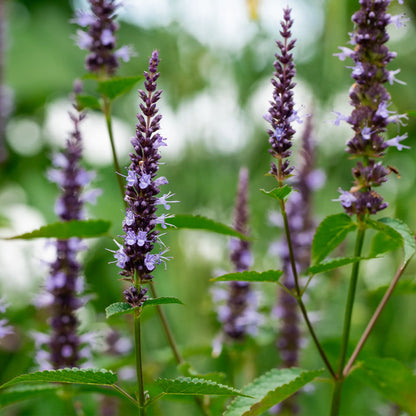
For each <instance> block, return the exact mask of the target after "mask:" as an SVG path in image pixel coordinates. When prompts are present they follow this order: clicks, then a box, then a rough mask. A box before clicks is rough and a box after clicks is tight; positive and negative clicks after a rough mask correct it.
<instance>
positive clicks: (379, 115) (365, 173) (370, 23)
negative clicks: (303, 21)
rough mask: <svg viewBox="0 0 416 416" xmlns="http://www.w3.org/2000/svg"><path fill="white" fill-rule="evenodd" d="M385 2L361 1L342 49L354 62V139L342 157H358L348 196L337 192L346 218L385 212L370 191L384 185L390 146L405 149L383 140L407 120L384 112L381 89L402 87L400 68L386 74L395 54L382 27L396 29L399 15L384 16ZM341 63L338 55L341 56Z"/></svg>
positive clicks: (385, 98) (387, 102) (350, 120)
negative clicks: (384, 162)
mask: <svg viewBox="0 0 416 416" xmlns="http://www.w3.org/2000/svg"><path fill="white" fill-rule="evenodd" d="M389 4H390V0H360V5H361V8H360V10H358V11H357V12H356V13H355V14H354V15H353V17H352V20H353V22H354V24H355V30H354V32H353V33H351V44H353V45H356V46H355V48H354V50H353V51H352V50H350V49H345V48H341V49H342V50H343V52H344V51H345V52H346V53H347V55H348V56H349V57H350V58H351V59H352V60H353V61H354V66H353V67H352V74H351V76H352V78H353V79H354V84H353V86H352V87H351V89H350V102H351V104H352V106H353V107H354V109H353V111H352V113H351V115H350V116H349V117H348V119H347V122H348V123H349V124H350V125H351V126H352V129H353V131H354V136H353V138H352V139H351V140H349V141H348V143H347V152H349V153H350V154H352V155H353V156H354V157H362V160H363V161H362V162H358V163H357V166H356V168H354V169H352V174H353V177H354V185H353V187H352V188H351V190H350V191H343V190H340V192H341V196H340V197H339V198H338V199H335V201H340V202H341V205H342V207H343V208H344V210H345V211H346V212H347V213H348V214H357V215H358V216H364V215H366V214H375V213H377V212H378V211H380V210H382V209H384V208H386V207H387V203H384V202H383V198H382V197H381V196H380V195H379V194H378V193H376V192H375V191H374V190H373V187H375V186H379V185H380V184H381V183H382V182H385V181H386V180H387V174H388V173H389V171H388V170H387V169H386V168H384V167H383V166H382V165H381V163H376V162H375V161H376V160H380V158H382V157H383V156H384V153H385V150H386V149H387V148H388V147H390V146H394V147H397V149H398V150H402V149H404V148H408V146H405V145H402V144H401V143H400V141H402V140H404V139H405V138H406V137H407V134H404V135H401V136H400V135H399V136H397V137H394V138H392V139H390V140H385V139H384V137H383V136H384V135H385V134H386V131H387V126H388V124H389V123H397V124H403V122H402V120H401V119H403V118H406V115H403V114H396V113H395V112H394V111H390V110H388V107H389V106H390V104H391V103H390V98H391V97H390V94H389V93H388V91H387V90H386V88H385V86H384V84H386V83H389V84H393V83H394V82H397V83H399V84H405V83H404V82H403V81H400V80H398V79H396V77H395V76H396V74H398V73H399V72H400V70H399V69H397V70H393V71H389V70H387V64H388V63H390V62H391V61H392V60H393V59H394V58H395V57H396V54H395V53H393V52H390V51H389V49H388V47H387V46H386V42H387V41H388V40H389V35H388V34H387V31H386V26H387V25H388V24H390V23H395V24H396V26H398V27H399V26H401V25H402V22H403V19H402V16H395V17H392V16H390V15H389V14H388V13H387V11H386V10H387V7H388V5H389ZM340 58H341V56H340Z"/></svg>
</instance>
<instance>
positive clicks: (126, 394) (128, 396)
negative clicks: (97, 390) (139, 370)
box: [111, 384, 138, 407]
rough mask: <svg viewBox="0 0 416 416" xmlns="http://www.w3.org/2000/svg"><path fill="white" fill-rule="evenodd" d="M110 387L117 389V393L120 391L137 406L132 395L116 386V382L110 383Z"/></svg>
mask: <svg viewBox="0 0 416 416" xmlns="http://www.w3.org/2000/svg"><path fill="white" fill-rule="evenodd" d="M111 387H112V388H113V389H114V390H116V391H118V392H119V393H121V394H122V395H123V396H125V397H126V398H127V399H128V400H130V401H131V402H132V403H134V405H135V406H136V407H137V406H138V403H137V400H136V399H134V398H133V397H131V396H130V394H128V393H127V392H126V391H125V390H123V389H122V388H121V387H120V386H118V385H117V384H112V385H111Z"/></svg>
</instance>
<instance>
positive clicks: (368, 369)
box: [354, 358, 416, 416]
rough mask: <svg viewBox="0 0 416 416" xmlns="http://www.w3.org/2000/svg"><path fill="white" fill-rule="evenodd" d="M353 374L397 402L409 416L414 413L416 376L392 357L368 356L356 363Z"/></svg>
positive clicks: (415, 406)
mask: <svg viewBox="0 0 416 416" xmlns="http://www.w3.org/2000/svg"><path fill="white" fill-rule="evenodd" d="M356 367H357V368H356V370H354V375H356V376H358V377H359V380H360V381H362V382H363V383H365V384H367V385H369V386H370V387H372V388H374V389H375V390H377V391H378V392H380V393H381V394H382V395H383V396H384V397H385V398H386V399H388V400H390V401H392V402H394V403H396V404H398V405H399V406H400V407H401V408H402V409H403V410H405V411H406V412H408V413H409V415H411V416H415V415H416V395H415V392H416V376H415V375H414V374H413V372H412V371H410V370H409V369H408V368H407V367H405V366H404V365H403V364H402V363H401V362H399V361H397V360H394V359H392V358H368V359H366V360H365V361H361V362H359V363H357V366H356Z"/></svg>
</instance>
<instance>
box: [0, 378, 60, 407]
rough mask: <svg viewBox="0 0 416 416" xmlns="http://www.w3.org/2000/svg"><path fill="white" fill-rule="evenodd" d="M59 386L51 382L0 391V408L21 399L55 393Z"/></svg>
mask: <svg viewBox="0 0 416 416" xmlns="http://www.w3.org/2000/svg"><path fill="white" fill-rule="evenodd" d="M58 389H60V386H58V385H53V384H42V385H20V386H14V387H11V388H9V389H7V390H5V391H2V392H0V408H1V407H5V406H8V405H10V404H12V403H16V402H20V401H22V400H28V399H33V398H35V397H40V396H45V395H46V396H47V395H48V394H55V393H56V391H57V390H58Z"/></svg>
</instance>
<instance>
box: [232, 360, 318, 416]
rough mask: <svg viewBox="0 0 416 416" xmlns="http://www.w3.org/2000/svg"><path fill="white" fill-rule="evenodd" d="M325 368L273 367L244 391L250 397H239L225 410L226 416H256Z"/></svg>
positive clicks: (286, 396)
mask: <svg viewBox="0 0 416 416" xmlns="http://www.w3.org/2000/svg"><path fill="white" fill-rule="evenodd" d="M322 373H323V370H319V371H306V370H302V369H301V368H295V367H293V368H284V369H280V370H278V369H273V370H271V371H269V372H267V373H266V374H263V375H262V376H260V377H258V378H257V379H255V380H254V381H253V382H252V383H251V384H249V385H248V386H247V387H245V388H244V389H243V390H242V391H243V393H244V394H246V395H248V396H252V397H253V398H249V397H238V398H236V399H235V400H234V401H233V402H232V403H231V404H230V406H229V407H228V408H227V409H226V411H225V412H224V416H256V415H261V414H263V413H264V412H265V411H266V410H267V409H270V408H271V407H272V406H274V405H275V404H278V403H280V402H281V401H283V400H284V399H286V398H288V397H289V396H291V395H292V394H293V393H295V392H297V391H298V390H299V389H301V388H302V387H303V386H305V385H306V384H308V383H309V382H311V381H312V380H314V379H315V378H316V377H318V376H319V375H321V374H322Z"/></svg>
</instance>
